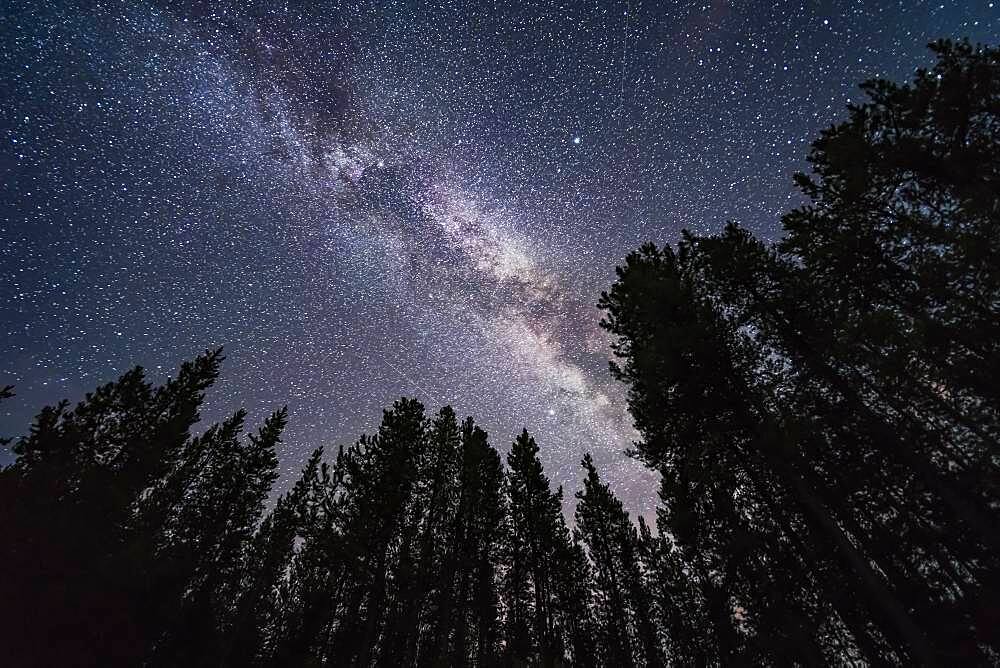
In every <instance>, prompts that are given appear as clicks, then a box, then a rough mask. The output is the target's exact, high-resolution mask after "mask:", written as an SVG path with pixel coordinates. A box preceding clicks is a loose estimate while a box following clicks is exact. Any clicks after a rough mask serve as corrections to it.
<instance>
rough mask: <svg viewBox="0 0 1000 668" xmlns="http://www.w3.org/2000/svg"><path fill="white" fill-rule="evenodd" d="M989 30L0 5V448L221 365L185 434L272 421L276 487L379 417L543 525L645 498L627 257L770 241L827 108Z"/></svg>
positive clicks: (822, 16) (946, 14) (773, 8)
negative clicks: (456, 456)
mask: <svg viewBox="0 0 1000 668" xmlns="http://www.w3.org/2000/svg"><path fill="white" fill-rule="evenodd" d="M998 29H1000V8H998V7H995V6H994V4H993V3H991V2H979V1H974V2H958V1H945V0H938V1H937V2H923V1H921V0H906V1H905V2H889V1H880V2H859V1H853V0H852V1H848V0H834V1H823V2H802V1H799V2H788V1H785V0H777V1H775V2H766V3H764V2H739V1H737V0H731V1H727V0H702V1H700V2H687V1H677V2H654V1H652V0H645V1H640V0H625V1H623V2H593V1H589V0H588V1H582V0H581V1H577V0H574V1H566V2H552V1H546V2H541V1H537V0H528V1H518V2H500V1H492V2H477V3H474V2H458V1H455V0H452V1H449V0H436V1H432V2H426V3H423V2H421V3H414V2H392V1H389V2H329V1H324V2H250V3H247V2H208V1H192V2H172V1H166V0H164V1H163V2H159V3H155V4H152V5H148V6H146V7H142V8H138V7H137V6H136V5H135V3H126V2H101V3H89V2H88V3H84V2H80V3H72V2H64V3H58V2H45V3H39V2H23V3H19V2H13V3H8V6H7V8H6V9H5V10H4V12H3V15H2V17H0V32H2V40H0V68H2V71H3V76H2V77H0V91H2V99H3V100H4V104H3V105H2V106H0V140H2V142H3V143H2V146H3V148H2V150H0V168H2V169H3V172H4V177H3V180H2V185H0V187H2V192H3V197H2V201H0V385H2V384H14V385H15V386H16V391H17V393H18V396H17V397H16V398H15V399H14V400H11V401H8V402H6V403H5V404H4V405H3V406H2V407H0V435H13V434H17V433H22V432H23V431H24V430H25V428H26V426H27V423H28V420H29V419H30V416H31V415H32V413H33V412H34V410H36V409H37V408H38V407H39V406H41V405H43V404H45V403H53V402H55V401H57V400H58V399H60V398H63V397H69V398H74V397H79V396H80V395H81V394H82V393H83V392H84V391H86V390H88V389H90V388H92V387H93V386H94V385H95V384H96V383H98V382H103V381H106V380H109V379H111V378H113V377H115V376H116V375H117V374H119V373H121V372H122V371H124V370H125V369H127V368H129V367H130V366H132V365H134V364H143V365H145V366H146V367H147V368H148V369H149V370H150V372H151V375H152V376H153V377H154V378H157V379H160V378H162V377H163V376H165V375H166V374H167V373H169V372H170V371H171V370H172V369H173V368H174V367H175V366H176V364H177V363H178V362H179V361H180V360H182V359H185V358H188V357H190V356H192V355H194V354H196V353H197V352H199V351H201V350H203V349H205V348H208V347H213V346H217V345H224V346H225V347H226V352H227V354H228V362H227V364H226V368H225V374H224V378H223V381H222V383H221V384H220V386H219V388H218V390H217V391H215V392H214V393H213V395H212V397H211V402H210V403H211V406H210V411H209V415H207V417H209V418H213V419H214V418H216V417H218V416H220V415H222V414H224V413H225V412H227V411H231V410H233V409H234V408H235V407H236V406H238V405H241V404H245V405H247V406H248V408H250V409H251V415H252V416H256V417H260V416H262V415H263V414H264V413H265V412H266V411H267V410H270V409H272V408H273V407H275V406H276V405H280V404H282V403H285V402H287V403H288V404H289V407H290V410H291V424H290V427H289V430H288V432H287V438H286V441H287V447H286V449H285V451H284V452H283V453H282V467H283V469H284V470H285V472H286V475H285V478H284V481H285V482H287V481H288V480H289V479H291V477H292V476H293V475H294V472H295V471H296V470H297V469H298V468H299V467H300V465H301V464H302V461H303V460H304V458H305V456H306V455H307V454H308V452H309V451H311V450H312V449H313V448H314V447H316V446H319V445H334V444H337V443H342V442H346V441H350V440H353V438H355V437H356V436H357V434H359V433H360V432H362V431H364V430H370V429H371V428H372V427H373V425H374V424H376V422H377V420H378V418H379V415H380V410H381V408H382V407H384V406H386V405H388V404H389V403H391V402H392V400H393V399H394V398H397V397H399V396H401V395H411V396H417V397H418V398H420V399H421V400H423V401H424V402H425V404H426V405H427V406H428V407H429V408H430V409H432V410H436V409H437V408H438V407H439V406H441V405H443V404H452V405H453V406H455V408H456V410H457V411H458V412H459V413H460V414H462V415H465V414H470V415H473V416H475V417H476V418H477V420H478V421H479V422H481V423H482V424H484V425H485V427H486V428H487V429H488V430H489V431H490V432H491V435H492V437H493V442H494V444H496V445H497V446H498V447H500V448H501V449H503V448H505V447H506V443H507V442H509V441H510V440H511V439H512V438H513V437H514V435H515V433H516V432H518V431H520V429H521V428H522V427H524V426H526V427H528V429H529V430H531V431H532V432H533V433H534V434H535V435H536V438H537V439H538V441H539V443H540V445H541V448H542V453H541V454H542V457H543V461H544V463H545V465H546V467H547V470H548V472H549V474H550V476H551V477H552V478H553V481H554V482H555V483H557V484H562V485H564V486H566V488H567V492H568V493H567V496H571V494H570V492H572V491H573V490H575V489H576V488H577V486H578V480H579V478H580V470H579V467H578V463H579V459H580V457H581V456H582V454H583V453H584V452H586V451H590V452H593V454H594V456H595V459H596V461H597V463H598V465H599V467H601V468H602V472H603V474H604V475H605V476H606V477H607V478H608V479H609V480H610V481H611V483H612V485H613V486H614V488H615V489H616V491H617V492H618V493H619V494H621V495H622V496H623V498H624V499H625V501H626V504H627V506H628V507H629V509H630V510H632V511H638V512H644V513H648V512H649V511H650V508H651V507H652V506H653V505H654V503H653V502H654V495H653V488H654V485H653V478H652V476H651V475H650V474H649V473H647V472H645V471H644V470H643V469H642V467H641V466H639V465H638V464H637V463H635V462H633V461H631V460H629V459H628V458H627V457H625V456H624V455H623V454H622V451H623V450H624V449H625V448H627V447H629V445H630V442H631V441H632V440H633V439H634V438H635V434H634V432H633V430H632V427H631V423H630V420H629V418H628V415H627V413H626V410H625V397H624V390H623V388H622V387H620V386H618V385H616V384H615V383H614V382H613V381H612V380H611V378H610V377H609V374H608V371H607V360H608V357H609V354H610V353H609V350H608V341H607V339H606V337H605V335H604V334H603V333H602V331H601V330H600V328H599V327H598V320H599V317H600V315H599V313H598V311H597V309H596V307H595V304H596V301H597V298H598V295H599V293H600V291H601V290H602V289H605V288H606V287H607V286H608V285H609V284H610V282H611V281H612V279H613V276H614V266H615V264H616V262H618V261H620V259H621V258H622V257H623V256H624V255H625V254H626V253H627V252H628V251H630V250H631V249H633V248H634V247H636V246H637V245H638V244H640V243H642V242H643V241H646V240H654V241H657V242H658V243H669V242H672V241H674V240H676V238H677V236H678V234H679V232H680V230H682V229H684V228H687V229H691V230H694V231H697V232H708V231H711V230H714V229H718V228H719V227H721V225H723V224H724V223H725V222H726V221H727V220H737V221H739V222H741V223H742V224H743V225H745V226H747V227H749V228H751V229H753V230H754V231H755V232H757V233H758V234H761V235H762V236H764V237H773V236H774V235H775V234H776V232H777V228H778V219H779V217H780V215H781V214H782V213H783V212H784V211H786V210H788V209H789V208H790V207H792V206H794V205H795V204H796V203H797V202H798V200H797V198H796V195H795V193H794V190H793V187H792V185H791V178H790V175H791V172H792V171H794V170H795V169H801V168H802V167H803V165H804V163H803V158H804V155H805V153H806V150H807V148H808V143H809V141H810V140H811V138H812V137H814V136H815V135H816V133H817V132H818V131H819V130H820V129H822V128H823V127H825V126H827V125H829V124H830V123H832V122H835V121H836V120H837V119H839V118H842V117H843V109H844V106H845V105H846V104H848V103H849V102H851V101H852V100H855V99H856V97H857V95H858V92H857V88H856V84H857V83H858V82H859V81H861V80H863V79H866V78H870V77H878V76H881V77H892V78H895V79H902V78H907V77H909V75H910V74H911V72H912V67H913V66H914V64H921V63H923V64H927V63H929V54H928V53H927V51H926V50H925V48H924V45H925V44H926V43H927V42H928V41H930V40H932V39H935V38H938V37H960V36H969V37H970V38H971V39H973V40H974V41H975V40H978V41H984V42H988V41H991V40H992V41H995V39H996V35H997V34H998Z"/></svg>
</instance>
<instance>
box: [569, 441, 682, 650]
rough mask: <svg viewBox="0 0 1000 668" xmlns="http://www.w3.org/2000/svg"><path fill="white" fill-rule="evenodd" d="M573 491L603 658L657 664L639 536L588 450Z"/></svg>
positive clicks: (653, 627) (658, 647) (654, 632)
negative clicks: (591, 573)
mask: <svg viewBox="0 0 1000 668" xmlns="http://www.w3.org/2000/svg"><path fill="white" fill-rule="evenodd" d="M582 464H583V468H584V470H585V471H586V472H587V477H586V478H585V479H584V483H583V484H584V487H583V490H582V491H580V492H577V494H576V498H577V499H578V500H579V502H578V503H577V506H576V526H577V529H578V531H579V532H580V535H581V537H582V538H583V541H584V543H586V545H587V549H588V552H589V554H590V561H591V563H592V564H593V565H594V566H593V569H594V588H595V590H596V594H597V595H596V601H595V603H596V610H597V616H598V627H599V637H600V646H601V648H602V651H603V659H604V662H605V663H606V664H608V665H619V666H632V665H644V666H658V665H661V664H662V662H663V660H662V652H661V649H660V642H659V639H658V638H657V630H656V628H655V626H654V620H653V616H652V610H651V606H650V601H649V599H648V593H647V589H646V583H645V582H644V581H643V574H642V564H641V563H640V562H639V535H638V532H637V531H636V529H635V527H634V526H633V525H632V522H631V520H630V519H629V517H628V513H626V512H625V510H624V508H623V507H622V503H621V501H619V500H618V498H617V497H615V495H614V493H613V492H612V491H611V489H610V488H609V487H608V485H607V484H606V483H604V482H602V481H601V479H600V476H599V475H598V473H597V468H596V467H595V466H594V460H593V459H592V458H591V456H590V454H587V455H585V456H584V458H583V462H582Z"/></svg>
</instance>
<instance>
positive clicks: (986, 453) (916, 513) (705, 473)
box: [0, 41, 1000, 666]
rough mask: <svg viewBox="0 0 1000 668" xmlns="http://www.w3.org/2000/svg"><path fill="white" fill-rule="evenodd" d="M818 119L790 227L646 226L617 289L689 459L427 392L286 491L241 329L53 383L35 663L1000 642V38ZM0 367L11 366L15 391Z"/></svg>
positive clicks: (703, 655) (278, 421)
mask: <svg viewBox="0 0 1000 668" xmlns="http://www.w3.org/2000/svg"><path fill="white" fill-rule="evenodd" d="M932 49H933V51H934V53H935V54H936V57H937V62H936V64H935V66H934V67H933V68H932V69H929V70H918V71H917V73H916V75H915V77H914V80H913V82H912V83H910V84H906V85H901V84H895V83H892V82H889V81H885V80H874V81H869V82H867V83H865V84H863V86H862V87H863V89H864V91H865V93H866V94H867V101H866V102H864V103H863V104H860V105H857V106H852V107H850V108H849V111H848V119H847V120H846V121H845V122H843V123H841V124H839V125H836V126H833V127H831V128H829V129H828V130H826V131H824V132H823V133H822V135H821V136H820V137H819V139H818V140H817V141H815V142H814V143H813V146H812V150H811V153H810V155H809V160H810V163H811V167H812V169H811V174H809V175H804V174H800V175H797V176H796V182H797V184H798V186H799V188H800V189H801V191H802V193H803V194H804V196H805V198H806V200H807V204H805V205H803V206H801V207H799V208H797V209H795V210H793V211H792V212H790V213H789V214H787V215H786V216H784V218H783V219H782V223H783V230H784V233H783V236H782V237H781V238H780V239H779V240H778V241H777V242H774V243H767V242H764V241H761V240H759V239H757V238H755V237H754V235H752V234H751V233H750V232H748V231H747V230H745V229H743V228H741V227H739V226H737V225H735V224H730V225H727V226H726V227H725V229H724V230H723V231H722V232H721V233H719V234H715V235H702V236H698V235H693V234H687V233H685V234H684V235H683V237H682V239H681V240H680V242H679V243H678V244H677V245H676V247H669V246H668V247H662V248H660V247H657V246H654V245H652V244H647V245H645V246H643V247H642V248H641V249H639V250H638V251H637V252H635V253H632V254H631V255H629V256H628V257H627V258H626V260H625V263H624V264H623V265H622V266H621V267H619V268H618V271H617V280H616V281H615V283H614V285H613V286H612V287H611V288H610V290H609V291H608V292H606V293H605V294H603V295H602V296H601V300H600V306H601V308H602V309H603V310H604V319H603V321H602V326H603V327H605V328H606V329H607V330H608V331H609V332H610V334H611V335H612V337H613V339H614V343H613V352H614V355H615V362H613V363H612V365H611V371H612V374H613V375H614V376H615V377H617V378H618V379H620V380H621V381H623V382H624V383H626V384H627V386H628V404H629V410H630V412H631V414H632V416H633V418H634V421H635V425H636V427H637V429H638V431H639V433H640V439H639V441H638V442H637V443H635V444H634V446H633V448H632V450H631V451H630V454H631V455H632V456H634V457H637V458H638V459H640V460H641V461H642V462H644V463H645V464H646V465H647V466H649V467H650V468H652V469H653V470H655V471H657V472H658V473H659V474H660V479H661V485H660V491H659V498H660V505H659V508H658V511H657V517H656V524H655V527H650V526H648V525H647V524H646V523H645V522H644V521H643V519H642V518H641V517H639V518H636V520H635V521H633V519H632V518H630V517H629V516H628V514H627V513H626V512H625V510H624V509H623V506H622V503H621V501H620V500H619V499H617V498H616V497H615V495H614V493H613V492H612V490H611V489H610V487H609V486H608V485H607V484H606V483H605V482H604V481H603V480H602V479H601V477H600V473H599V471H598V470H597V468H596V466H595V465H594V462H593V460H592V459H591V458H590V457H589V456H585V457H584V458H583V461H582V462H581V465H582V470H581V471H582V473H583V476H584V479H583V486H582V488H581V489H580V490H579V491H577V492H576V494H575V498H576V509H575V513H574V516H573V518H572V522H567V520H566V518H565V517H564V516H563V512H562V506H563V497H564V493H563V490H562V489H561V488H559V489H552V486H551V485H550V482H549V480H548V478H547V477H546V475H545V472H544V470H543V467H542V464H541V462H540V460H539V457H538V453H539V448H538V445H537V444H536V443H535V441H534V439H533V438H532V437H531V436H530V435H529V434H528V432H527V431H525V432H523V433H522V434H521V435H520V436H519V437H518V438H517V439H516V440H515V441H514V443H513V445H512V446H511V448H510V450H509V451H508V452H507V453H506V456H505V457H501V455H500V453H499V452H498V451H497V450H496V449H495V448H494V447H493V446H492V445H491V444H490V442H489V440H488V438H487V434H486V433H485V432H484V431H483V430H482V429H481V428H480V427H479V426H477V425H476V424H475V423H474V421H473V420H472V419H471V418H466V419H464V420H459V418H458V417H457V415H456V414H455V412H454V411H453V410H452V409H451V408H449V407H445V408H442V409H441V410H439V411H438V412H437V413H435V414H433V415H428V414H426V413H425V409H424V407H423V406H422V405H421V404H420V403H419V402H417V401H416V400H413V399H402V400H400V401H397V402H396V403H395V404H394V405H393V406H392V407H391V408H390V409H389V410H386V411H385V412H384V414H383V418H382V422H381V424H380V425H379V426H378V429H377V431H376V432H375V433H374V434H372V435H371V436H363V437H361V438H360V439H359V440H358V441H356V442H355V443H353V444H351V445H350V446H346V447H340V448H338V449H336V451H331V452H324V451H323V450H322V449H320V450H317V451H315V452H314V453H313V454H312V456H311V457H310V458H309V459H308V461H307V463H306V465H305V467H304V469H303V471H302V473H301V476H300V477H299V478H298V480H297V481H296V482H295V483H294V484H293V485H292V486H291V487H290V488H289V490H288V491H287V492H286V493H284V494H283V495H281V496H280V497H279V498H278V499H277V501H276V502H275V503H268V499H269V495H270V493H271V489H272V486H273V485H274V483H275V481H276V480H277V477H278V475H277V466H278V459H277V455H276V450H277V448H278V447H280V443H281V433H282V430H283V428H284V427H285V424H286V421H287V412H286V411H285V410H280V411H277V412H275V413H274V414H273V415H271V416H270V417H269V418H268V419H267V420H265V421H264V423H263V424H262V425H260V427H259V428H257V429H256V430H253V431H252V432H250V433H249V434H245V433H244V432H245V430H246V429H245V424H244V423H245V420H246V416H245V414H244V413H243V412H242V411H238V412H237V413H235V414H234V415H233V416H232V417H230V418H228V419H226V420H224V421H223V422H221V423H219V424H216V425H212V426H210V427H208V428H205V429H203V430H201V431H200V433H195V427H196V425H198V424H199V421H200V415H199V410H200V407H201V405H202V402H203V400H204V397H205V392H206V390H208V388H209V387H210V386H211V385H212V384H213V383H214V382H215V381H216V379H217V377H218V375H219V371H220V364H221V362H222V354H221V351H210V352H207V353H205V354H204V355H202V356H200V357H198V358H196V359H195V360H193V361H191V362H188V363H185V364H184V365H182V366H181V368H180V370H179V371H178V373H177V374H176V376H175V377H174V378H172V379H170V380H168V381H167V382H166V383H165V384H163V385H161V386H158V387H154V386H153V385H152V384H151V383H150V382H149V381H148V380H147V379H146V377H145V374H144V372H143V370H142V369H141V368H137V369H134V370H132V371H130V372H128V373H126V374H125V375H124V376H122V377H121V378H120V379H119V380H118V381H116V382H114V383H110V384H108V385H105V386H103V387H100V388H98V389H97V390H95V391H94V392H93V393H91V394H88V395H87V396H86V398H85V399H84V400H83V401H82V402H80V403H79V404H77V405H76V406H75V407H70V406H69V404H68V403H66V402H63V403H60V404H58V405H56V406H53V407H47V408H45V409H43V410H42V412H41V413H40V414H39V415H38V417H37V418H36V419H35V421H34V423H33V425H32V427H31V430H30V432H29V434H28V435H26V436H24V437H22V438H20V439H18V440H17V441H16V442H14V443H13V445H12V450H13V452H14V453H15V455H16V460H15V461H14V463H13V464H11V465H9V466H7V467H6V468H4V469H3V470H2V471H0V536H2V537H3V540H2V543H0V573H2V574H3V577H2V578H0V601H2V603H0V606H2V619H0V621H2V624H0V629H2V630H0V634H2V638H0V641H2V642H0V652H2V653H3V655H4V656H5V657H6V658H5V660H4V663H5V665H80V666H83V665H101V666H109V665H150V666H159V665H164V666H176V665H185V664H187V665H206V666H319V665H357V666H371V665H395V664H399V665H420V666H424V665H504V666H515V665H516V666H523V665H538V666H562V665H574V666H591V665H593V666H661V665H696V666H714V665H726V666H728V665H807V666H813V665H831V664H832V665H841V664H845V663H848V664H849V663H854V664H858V665H866V664H870V665H910V664H921V665H936V664H945V663H950V664H959V665H983V664H991V663H998V662H1000V601H998V596H997V594H998V592H1000V549H998V548H1000V475H998V470H1000V450H998V443H1000V390H998V388H1000V383H998V382H997V380H996V379H997V378H998V376H1000V225H998V223H1000V145H998V142H1000V51H998V50H996V49H990V48H982V47H973V46H971V45H970V44H968V43H967V42H957V43H953V42H947V41H941V42H937V43H935V44H933V45H932ZM9 394H10V393H9V391H6V392H3V393H0V398H4V397H6V396H9Z"/></svg>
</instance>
